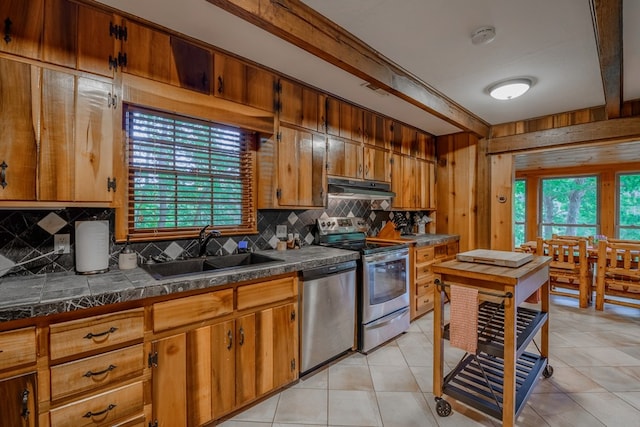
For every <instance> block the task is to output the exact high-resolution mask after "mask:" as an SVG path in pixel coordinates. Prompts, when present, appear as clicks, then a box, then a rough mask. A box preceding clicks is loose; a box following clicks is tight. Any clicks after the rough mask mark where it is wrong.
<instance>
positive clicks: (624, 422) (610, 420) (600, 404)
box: [569, 393, 640, 427]
mask: <svg viewBox="0 0 640 427" xmlns="http://www.w3.org/2000/svg"><path fill="white" fill-rule="evenodd" d="M569 397H570V398H571V399H573V400H575V401H576V402H578V404H579V405H580V406H582V407H583V408H585V409H586V410H587V411H589V413H591V414H592V415H594V416H595V417H596V418H598V419H599V420H600V421H601V422H602V423H603V424H604V425H607V426H611V427H632V426H633V427H637V426H638V425H639V424H640V411H638V409H636V408H634V407H633V406H631V405H630V404H628V403H627V402H625V401H624V400H623V399H620V398H619V397H618V396H616V395H614V394H611V393H571V394H569Z"/></svg>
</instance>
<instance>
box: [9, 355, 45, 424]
mask: <svg viewBox="0 0 640 427" xmlns="http://www.w3.org/2000/svg"><path fill="white" fill-rule="evenodd" d="M0 345H1V344H0ZM0 402H2V410H1V411H0V412H1V413H0V427H35V426H37V425H38V422H37V419H38V413H37V407H36V402H37V396H36V373H35V372H32V373H28V374H24V375H19V376H16V377H13V378H7V379H0Z"/></svg>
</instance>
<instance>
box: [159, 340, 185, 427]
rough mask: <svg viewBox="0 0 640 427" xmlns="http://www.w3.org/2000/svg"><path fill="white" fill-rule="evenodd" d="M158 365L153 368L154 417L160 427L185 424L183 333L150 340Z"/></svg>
mask: <svg viewBox="0 0 640 427" xmlns="http://www.w3.org/2000/svg"><path fill="white" fill-rule="evenodd" d="M152 346H153V351H154V353H157V357H158V359H157V366H156V367H154V369H153V373H152V375H153V378H152V384H153V390H152V399H153V400H152V401H153V417H152V418H153V420H155V421H157V422H158V424H157V425H158V426H159V427H174V426H186V425H187V363H186V361H187V358H186V335H185V334H179V335H175V336H172V337H168V338H164V339H161V340H158V341H155V342H153V345H152Z"/></svg>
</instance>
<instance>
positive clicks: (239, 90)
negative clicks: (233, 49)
mask: <svg viewBox="0 0 640 427" xmlns="http://www.w3.org/2000/svg"><path fill="white" fill-rule="evenodd" d="M213 65H214V70H215V71H214V74H215V84H214V87H215V89H214V95H215V96H218V97H220V98H223V99H228V100H229V101H234V102H239V103H243V102H245V99H246V97H247V67H246V65H245V63H244V62H242V61H239V60H237V59H235V58H233V57H231V56H228V55H224V54H221V53H216V54H215V56H214V63H213ZM271 91H273V86H272V87H271Z"/></svg>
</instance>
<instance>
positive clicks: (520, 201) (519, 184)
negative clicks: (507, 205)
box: [513, 179, 527, 248]
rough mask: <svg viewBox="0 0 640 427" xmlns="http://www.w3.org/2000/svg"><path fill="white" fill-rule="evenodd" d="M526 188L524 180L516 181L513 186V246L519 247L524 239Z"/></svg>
mask: <svg viewBox="0 0 640 427" xmlns="http://www.w3.org/2000/svg"><path fill="white" fill-rule="evenodd" d="M526 212H527V186H526V181H525V180H524V179H516V181H515V183H514V185H513V244H514V247H516V248H517V247H519V246H520V245H522V244H523V243H524V242H525V238H526V235H527V233H526V227H525V221H526V217H527V215H526Z"/></svg>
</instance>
